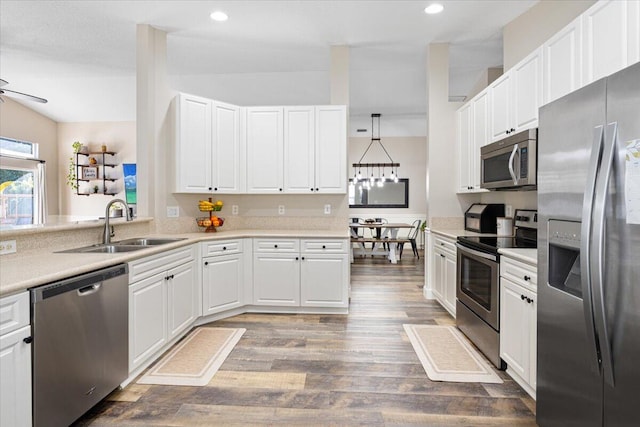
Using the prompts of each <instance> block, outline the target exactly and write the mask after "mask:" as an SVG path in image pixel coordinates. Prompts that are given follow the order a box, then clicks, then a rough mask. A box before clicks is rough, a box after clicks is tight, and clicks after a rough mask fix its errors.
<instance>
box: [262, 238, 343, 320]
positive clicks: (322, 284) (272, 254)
mask: <svg viewBox="0 0 640 427" xmlns="http://www.w3.org/2000/svg"><path fill="white" fill-rule="evenodd" d="M347 242H348V240H347V239H302V240H299V239H254V255H253V297H254V299H253V303H254V304H255V305H268V306H280V307H322V308H346V307H347V306H348V290H349V255H348V252H347V249H348V244H347Z"/></svg>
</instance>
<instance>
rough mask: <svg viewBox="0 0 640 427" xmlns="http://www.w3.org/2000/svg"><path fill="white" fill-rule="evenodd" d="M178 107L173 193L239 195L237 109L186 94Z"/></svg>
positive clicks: (242, 160) (180, 97) (239, 155)
mask: <svg viewBox="0 0 640 427" xmlns="http://www.w3.org/2000/svg"><path fill="white" fill-rule="evenodd" d="M177 104H178V105H177V108H176V110H177V119H176V148H175V149H176V173H175V175H176V176H175V179H176V188H175V191H176V192H177V193H216V192H218V193H238V192H242V191H243V190H244V189H243V186H244V182H243V179H242V178H243V173H242V172H243V169H242V166H243V165H244V159H243V154H244V153H243V150H242V148H243V147H241V140H240V107H237V106H235V105H231V104H225V103H223V102H218V101H213V100H211V99H206V98H200V97H197V96H193V95H187V94H180V95H178V102H177Z"/></svg>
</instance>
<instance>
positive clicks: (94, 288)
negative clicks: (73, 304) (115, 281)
mask: <svg viewBox="0 0 640 427" xmlns="http://www.w3.org/2000/svg"><path fill="white" fill-rule="evenodd" d="M101 287H102V283H96V284H95V285H89V286H85V287H84V288H80V289H78V291H77V292H78V296H81V297H86V296H89V295H91V294H95V293H96V292H98V291H99V290H100V288H101Z"/></svg>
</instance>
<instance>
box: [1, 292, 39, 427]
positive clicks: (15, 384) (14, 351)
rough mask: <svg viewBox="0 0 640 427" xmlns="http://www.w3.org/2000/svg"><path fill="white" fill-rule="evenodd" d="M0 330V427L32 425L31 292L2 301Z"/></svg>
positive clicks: (5, 298) (25, 426)
mask: <svg viewBox="0 0 640 427" xmlns="http://www.w3.org/2000/svg"><path fill="white" fill-rule="evenodd" d="M0 330H1V331H2V334H0V426H12V427H13V426H15V427H23V426H24V427H27V426H31V344H30V340H29V338H30V337H31V326H30V325H29V293H28V292H24V293H21V294H18V295H12V296H9V297H4V298H2V299H0ZM25 340H26V341H25Z"/></svg>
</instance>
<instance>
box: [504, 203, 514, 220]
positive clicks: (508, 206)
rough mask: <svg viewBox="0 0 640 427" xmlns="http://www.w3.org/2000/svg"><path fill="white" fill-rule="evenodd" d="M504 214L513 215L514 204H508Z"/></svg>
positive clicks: (509, 216)
mask: <svg viewBox="0 0 640 427" xmlns="http://www.w3.org/2000/svg"><path fill="white" fill-rule="evenodd" d="M504 216H506V217H507V218H511V217H513V206H511V205H506V206H505V207H504Z"/></svg>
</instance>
